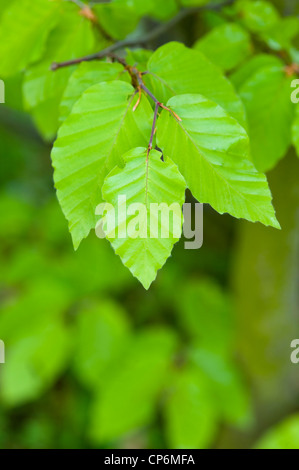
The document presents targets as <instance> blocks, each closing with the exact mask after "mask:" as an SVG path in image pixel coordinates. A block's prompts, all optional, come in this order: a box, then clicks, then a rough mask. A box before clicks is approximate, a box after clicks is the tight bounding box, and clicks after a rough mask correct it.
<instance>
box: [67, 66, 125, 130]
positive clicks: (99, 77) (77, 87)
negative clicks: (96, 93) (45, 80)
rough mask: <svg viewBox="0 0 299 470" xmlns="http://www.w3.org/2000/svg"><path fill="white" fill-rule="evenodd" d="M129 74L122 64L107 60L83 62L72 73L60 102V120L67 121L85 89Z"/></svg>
mask: <svg viewBox="0 0 299 470" xmlns="http://www.w3.org/2000/svg"><path fill="white" fill-rule="evenodd" d="M127 76H128V74H127V73H124V68H123V66H122V65H120V64H107V63H105V62H83V63H82V64H80V65H79V67H78V68H77V69H76V70H75V72H74V73H73V74H72V76H71V78H70V79H69V81H68V84H67V87H66V89H65V91H64V94H63V98H62V101H61V104H60V119H59V120H60V122H63V121H65V119H66V118H67V116H68V115H69V114H70V112H71V110H72V108H73V106H74V104H75V103H76V101H78V99H79V98H80V97H81V95H82V94H83V93H84V91H86V90H87V88H89V87H90V86H92V85H96V84H97V83H101V82H109V81H112V80H117V79H118V78H123V79H124V80H125V78H126V77H127Z"/></svg>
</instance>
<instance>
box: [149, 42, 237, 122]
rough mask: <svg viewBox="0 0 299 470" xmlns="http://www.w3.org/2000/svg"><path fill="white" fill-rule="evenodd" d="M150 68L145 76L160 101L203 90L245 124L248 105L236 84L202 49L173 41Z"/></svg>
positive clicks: (154, 57) (158, 54) (162, 48)
mask: <svg viewBox="0 0 299 470" xmlns="http://www.w3.org/2000/svg"><path fill="white" fill-rule="evenodd" d="M148 71H149V72H150V73H149V74H148V75H145V80H146V81H147V83H148V84H149V88H150V89H151V91H152V92H153V93H154V95H155V96H156V97H157V98H158V100H159V101H161V102H163V103H166V102H167V100H168V99H169V98H171V97H172V96H174V95H178V94H185V93H196V94H197V93H199V94H202V95H204V96H206V97H207V98H209V99H210V100H213V101H215V102H216V103H217V104H219V105H220V106H222V107H223V108H224V109H225V110H226V111H227V112H228V114H230V115H232V116H233V117H235V118H236V119H237V121H238V122H240V124H242V125H245V113H244V107H243V104H242V102H241V100H240V98H239V97H238V96H237V95H236V93H235V91H234V89H233V86H232V85H231V83H230V82H229V81H228V79H227V78H226V77H225V76H224V75H223V74H222V72H221V71H220V70H219V69H218V67H216V66H215V65H214V64H212V63H211V62H210V61H209V60H208V59H207V58H206V57H205V56H204V55H203V54H202V53H201V52H200V51H195V50H192V49H188V48H187V47H185V46H184V45H183V44H179V43H176V42H170V43H168V44H165V45H164V46H162V47H160V48H159V49H157V51H156V52H155V53H154V54H153V55H152V57H151V58H150V60H149V62H148Z"/></svg>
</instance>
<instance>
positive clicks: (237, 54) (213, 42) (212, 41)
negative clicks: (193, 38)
mask: <svg viewBox="0 0 299 470" xmlns="http://www.w3.org/2000/svg"><path fill="white" fill-rule="evenodd" d="M194 47H195V49H197V50H199V51H201V52H202V53H203V54H204V55H205V56H206V57H208V58H209V59H210V60H211V61H212V62H214V63H215V64H217V65H218V66H219V67H221V68H222V69H223V70H231V69H233V68H235V67H236V66H237V65H239V64H240V63H242V62H243V61H244V60H245V59H246V58H247V57H248V55H249V54H250V52H251V42H250V36H249V34H248V32H247V31H246V30H245V29H243V28H242V27H241V26H239V25H238V24H235V23H225V24H223V25H221V26H217V27H216V28H214V29H213V30H212V31H210V32H209V33H208V34H207V35H206V36H204V37H203V38H201V39H199V40H198V41H197V42H196V44H195V46H194Z"/></svg>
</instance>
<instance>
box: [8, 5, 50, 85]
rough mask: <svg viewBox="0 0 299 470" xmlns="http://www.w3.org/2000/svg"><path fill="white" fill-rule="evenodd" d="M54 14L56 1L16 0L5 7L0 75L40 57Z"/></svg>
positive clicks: (13, 70)
mask: <svg viewBox="0 0 299 470" xmlns="http://www.w3.org/2000/svg"><path fill="white" fill-rule="evenodd" d="M57 18H59V15H58V3H57V2H54V1H45V0H35V1H34V2H32V1H31V0H19V1H17V2H16V1H15V2H13V3H12V5H10V6H9V7H7V8H6V9H5V11H4V14H3V16H2V18H1V24H0V57H1V63H0V76H1V77H2V78H5V77H8V76H11V75H14V74H16V73H17V72H20V71H21V70H22V69H24V68H25V67H26V66H27V65H28V64H30V63H32V62H34V61H36V60H38V59H39V58H40V56H41V54H42V52H43V50H44V46H45V42H46V39H47V36H48V34H49V32H50V31H51V29H52V28H53V26H54V25H55V23H56V21H57Z"/></svg>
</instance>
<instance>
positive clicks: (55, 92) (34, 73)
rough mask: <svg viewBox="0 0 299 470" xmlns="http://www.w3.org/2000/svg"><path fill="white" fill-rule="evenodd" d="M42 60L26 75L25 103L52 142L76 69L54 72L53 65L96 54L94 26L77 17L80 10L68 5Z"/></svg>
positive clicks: (62, 12)
mask: <svg viewBox="0 0 299 470" xmlns="http://www.w3.org/2000/svg"><path fill="white" fill-rule="evenodd" d="M46 46H47V47H46V53H45V55H44V56H43V59H42V60H41V61H39V62H38V63H36V64H34V65H33V66H31V67H30V68H29V69H28V70H27V71H26V74H25V79H24V85H23V93H24V102H25V106H26V108H27V109H28V110H30V111H31V112H32V114H33V117H34V119H35V121H36V124H37V125H38V127H39V129H40V130H41V132H42V133H43V134H44V135H45V136H46V137H47V138H51V137H52V138H53V137H54V136H55V134H56V131H57V129H58V117H59V103H60V101H61V98H62V94H63V92H64V89H65V87H66V85H67V82H68V79H69V77H70V75H71V74H72V72H73V70H74V67H65V68H62V69H59V70H57V71H55V72H53V71H51V70H50V67H51V64H52V63H53V62H61V61H64V60H71V59H74V58H76V57H80V56H82V55H85V54H88V53H90V52H92V51H93V47H94V33H93V29H92V24H91V22H90V21H88V20H87V19H86V18H83V17H82V16H80V15H79V14H78V7H77V6H76V5H73V4H68V3H67V4H65V5H64V8H63V10H62V11H61V15H60V17H59V23H58V25H57V27H56V28H55V29H54V30H53V31H52V32H51V34H50V36H49V39H48V41H47V45H46Z"/></svg>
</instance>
